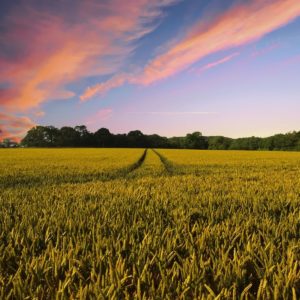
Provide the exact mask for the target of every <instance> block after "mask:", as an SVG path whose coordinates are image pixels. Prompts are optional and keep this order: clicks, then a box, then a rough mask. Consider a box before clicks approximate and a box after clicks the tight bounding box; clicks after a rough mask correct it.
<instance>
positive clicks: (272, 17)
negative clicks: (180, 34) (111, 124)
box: [82, 0, 300, 101]
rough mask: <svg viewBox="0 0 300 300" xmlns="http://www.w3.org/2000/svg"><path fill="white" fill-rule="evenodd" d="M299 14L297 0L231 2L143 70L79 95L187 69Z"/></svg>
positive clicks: (86, 96) (146, 81) (144, 82)
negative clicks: (233, 3)
mask: <svg viewBox="0 0 300 300" xmlns="http://www.w3.org/2000/svg"><path fill="white" fill-rule="evenodd" d="M298 16H300V1H298V0H273V1H270V0H251V1H247V3H245V4H236V5H233V6H232V7H231V8H230V9H228V10H227V11H226V12H225V13H222V14H220V15H219V16H216V17H215V18H214V20H212V21H210V23H208V24H207V23H203V21H201V20H200V21H199V22H197V23H196V24H194V25H193V26H192V27H191V28H190V29H189V30H187V34H186V36H185V37H184V38H182V39H181V40H179V41H177V42H174V43H173V44H172V46H170V47H169V49H168V50H167V51H166V52H164V53H162V54H160V55H158V56H157V57H155V58H154V59H153V60H152V61H150V62H149V63H148V64H147V65H146V66H145V67H144V70H143V71H142V72H140V73H138V74H130V75H127V77H126V76H124V75H122V79H120V78H118V77H113V78H112V79H110V80H108V81H107V82H103V83H100V84H98V85H96V86H94V87H90V88H89V89H88V90H87V91H86V92H85V93H84V94H83V95H82V98H83V99H84V100H85V101H86V100H88V99H89V98H91V97H93V96H95V95H96V94H102V93H103V91H104V92H107V91H109V90H110V89H111V88H116V87H118V86H121V85H123V84H124V83H125V82H129V83H132V84H140V85H149V84H152V83H154V82H156V81H160V80H163V79H166V78H168V77H170V76H173V75H175V74H177V73H179V72H181V71H183V70H186V69H187V68H189V67H190V66H191V65H193V64H194V63H196V62H197V61H199V60H201V59H203V58H205V57H207V56H208V55H211V54H214V53H217V52H220V51H224V50H227V49H231V48H236V47H239V46H243V45H246V44H249V43H251V42H254V41H256V40H259V39H260V38H262V37H263V36H265V35H266V34H268V33H270V32H272V31H274V30H276V29H278V28H280V27H282V26H284V25H286V24H288V23H289V22H291V21H293V20H294V19H295V18H297V17H298ZM234 56H236V55H235V54H234V55H233V56H228V57H225V58H224V59H222V60H220V61H217V62H214V63H211V64H208V65H207V66H205V67H204V69H203V70H207V69H210V68H212V67H216V66H217V65H219V64H222V63H225V62H227V61H229V60H230V59H232V58H233V57H234ZM203 70H202V71H203Z"/></svg>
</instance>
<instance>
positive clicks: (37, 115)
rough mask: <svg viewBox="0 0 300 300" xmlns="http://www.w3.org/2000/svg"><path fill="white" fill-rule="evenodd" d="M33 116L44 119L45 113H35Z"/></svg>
mask: <svg viewBox="0 0 300 300" xmlns="http://www.w3.org/2000/svg"><path fill="white" fill-rule="evenodd" d="M34 115H35V116H36V117H38V118H41V117H44V116H45V112H44V111H37V112H35V113H34Z"/></svg>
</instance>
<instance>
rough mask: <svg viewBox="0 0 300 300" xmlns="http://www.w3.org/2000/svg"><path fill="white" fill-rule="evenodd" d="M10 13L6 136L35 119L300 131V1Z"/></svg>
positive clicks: (70, 5) (1, 98)
mask: <svg viewBox="0 0 300 300" xmlns="http://www.w3.org/2000/svg"><path fill="white" fill-rule="evenodd" d="M221 3H222V4H221ZM0 11H2V14H1V19H0V31H1V32H2V34H1V36H0V121H1V123H0V134H1V135H2V138H5V137H10V138H15V139H19V138H21V137H22V136H24V134H25V133H26V131H27V130H28V129H29V128H30V127H32V126H34V125H37V124H41V125H54V126H57V127H61V126H66V125H70V126H75V125H79V124H86V125H87V127H88V128H89V129H90V130H91V131H95V130H97V129H99V128H101V127H106V128H109V129H110V130H111V131H112V132H115V133H117V132H128V131H130V130H135V129H140V130H141V131H143V132H144V133H158V134H161V135H165V136H174V135H185V134H186V133H188V132H193V131H201V132H202V133H203V134H204V135H225V136H230V137H240V136H252V135H255V136H268V135H272V134H274V133H279V132H288V131H292V130H300V121H299V112H300V89H299V84H298V82H299V79H298V78H300V68H299V65H300V18H299V16H300V2H299V1H298V0H274V1H270V0H248V1H235V0H226V1H222V2H221V1H217V0H215V1H192V0H183V1H178V0H165V1H158V0H157V1H151V2H150V1H145V0H140V1H139V0H130V1H128V2H126V4H124V1H121V0H111V1H95V0H91V1H89V2H82V1H69V0H68V1H65V2H59V3H56V4H54V2H53V1H45V2H43V4H42V5H41V4H40V3H39V1H35V0H29V1H18V2H14V3H12V1H7V0H5V1H2V2H1V4H0ZM0 138H1V136H0Z"/></svg>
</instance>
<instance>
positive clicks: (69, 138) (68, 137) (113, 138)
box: [2, 125, 300, 151]
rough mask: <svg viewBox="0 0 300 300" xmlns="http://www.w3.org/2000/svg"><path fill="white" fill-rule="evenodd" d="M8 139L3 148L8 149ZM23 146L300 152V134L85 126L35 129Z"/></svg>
mask: <svg viewBox="0 0 300 300" xmlns="http://www.w3.org/2000/svg"><path fill="white" fill-rule="evenodd" d="M10 145H15V144H10V142H9V141H8V140H6V141H3V143H2V146H6V147H9V146H10ZM21 145H22V146H24V147H124V148H126V147H128V148H131V147H134V148H179V149H215V150H298V151H299V150H300V131H299V132H295V131H294V132H290V133H286V134H276V135H274V136H270V137H267V138H259V137H247V138H237V139H232V138H228V137H224V136H203V135H202V134H201V132H194V133H188V134H187V135H186V136H184V137H171V138H167V137H162V136H159V135H157V134H151V135H146V134H143V133H142V132H141V131H140V130H134V131H130V132H129V133H127V134H113V133H111V132H110V131H109V130H108V129H106V128H100V129H99V130H97V131H96V132H94V133H92V132H89V131H88V130H87V128H86V126H84V125H80V126H75V127H74V128H73V127H67V126H65V127H62V128H60V129H58V128H56V127H54V126H36V127H33V128H32V129H30V130H29V131H28V132H27V135H26V136H25V138H24V139H23V140H22V142H21Z"/></svg>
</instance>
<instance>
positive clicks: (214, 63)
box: [192, 52, 240, 73]
mask: <svg viewBox="0 0 300 300" xmlns="http://www.w3.org/2000/svg"><path fill="white" fill-rule="evenodd" d="M238 55H240V53H239V52H235V53H233V54H231V55H228V56H226V57H224V58H222V59H219V60H216V61H214V62H211V63H208V64H206V65H205V66H203V67H200V68H197V69H193V70H192V72H194V73H202V72H204V71H206V70H209V69H212V68H215V67H217V66H219V65H222V64H224V63H226V62H228V61H230V60H232V59H233V58H234V57H236V56H238Z"/></svg>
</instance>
